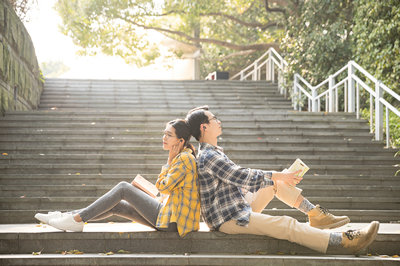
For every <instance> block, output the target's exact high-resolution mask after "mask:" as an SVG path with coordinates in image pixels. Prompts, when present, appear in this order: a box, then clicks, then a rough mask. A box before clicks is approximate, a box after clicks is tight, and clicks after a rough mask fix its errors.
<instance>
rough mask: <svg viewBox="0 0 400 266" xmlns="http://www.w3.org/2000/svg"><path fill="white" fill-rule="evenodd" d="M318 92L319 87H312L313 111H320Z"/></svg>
mask: <svg viewBox="0 0 400 266" xmlns="http://www.w3.org/2000/svg"><path fill="white" fill-rule="evenodd" d="M317 96H318V92H317V89H315V88H312V101H311V105H312V106H311V110H312V111H313V112H318V103H317Z"/></svg>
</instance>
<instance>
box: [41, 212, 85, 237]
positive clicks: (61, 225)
mask: <svg viewBox="0 0 400 266" xmlns="http://www.w3.org/2000/svg"><path fill="white" fill-rule="evenodd" d="M49 225H51V226H53V227H55V228H57V229H60V230H64V231H66V230H69V231H74V232H82V231H83V226H84V225H85V223H84V222H77V221H75V219H74V216H73V214H72V213H67V214H65V215H63V217H60V218H54V219H50V221H49Z"/></svg>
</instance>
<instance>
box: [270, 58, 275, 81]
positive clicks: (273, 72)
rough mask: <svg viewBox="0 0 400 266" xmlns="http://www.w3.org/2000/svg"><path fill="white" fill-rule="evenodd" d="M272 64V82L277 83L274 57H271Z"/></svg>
mask: <svg viewBox="0 0 400 266" xmlns="http://www.w3.org/2000/svg"><path fill="white" fill-rule="evenodd" d="M269 63H270V65H271V67H270V69H271V81H272V83H275V67H274V60H272V58H271V60H270V62H269Z"/></svg>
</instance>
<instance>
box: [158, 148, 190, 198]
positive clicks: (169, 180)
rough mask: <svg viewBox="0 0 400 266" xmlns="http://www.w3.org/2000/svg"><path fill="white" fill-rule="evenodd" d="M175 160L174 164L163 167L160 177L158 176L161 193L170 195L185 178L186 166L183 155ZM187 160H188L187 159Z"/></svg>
mask: <svg viewBox="0 0 400 266" xmlns="http://www.w3.org/2000/svg"><path fill="white" fill-rule="evenodd" d="M177 157H178V158H175V159H174V163H172V164H171V166H169V165H165V166H163V168H162V170H161V173H160V175H159V176H158V179H157V182H156V187H157V189H158V191H160V193H163V194H170V193H171V191H172V190H173V189H174V187H175V186H176V185H177V184H178V183H179V182H180V181H182V179H183V178H185V175H186V166H185V164H184V161H185V160H184V159H185V158H182V154H179V155H178V156H177ZM186 160H187V159H186Z"/></svg>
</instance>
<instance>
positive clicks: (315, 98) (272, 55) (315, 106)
mask: <svg viewBox="0 0 400 266" xmlns="http://www.w3.org/2000/svg"><path fill="white" fill-rule="evenodd" d="M264 66H265V79H264V78H263V75H262V72H263V67H264ZM286 66H287V62H286V61H285V60H284V59H283V58H282V57H281V56H280V55H279V54H278V53H277V52H276V51H275V49H273V48H270V49H269V50H268V51H267V52H266V53H265V54H263V55H262V56H261V57H260V58H258V59H257V60H256V61H254V63H252V64H251V65H249V66H247V67H246V68H244V69H243V70H241V71H240V72H239V73H237V74H236V75H234V76H233V77H232V78H231V80H232V79H236V78H238V77H239V80H249V77H251V80H267V81H272V82H273V83H274V82H275V68H276V69H277V71H278V88H279V91H280V93H281V94H284V95H285V96H286V94H287V92H286V89H285V87H286V86H284V85H285V84H284V79H283V74H284V73H285V67H286ZM357 74H358V75H357ZM363 79H364V80H365V81H364V80H363ZM368 84H374V87H375V88H374V89H372V88H371V87H370V86H368ZM324 87H325V88H326V90H324ZM360 87H361V88H362V89H364V90H366V91H367V92H368V93H369V96H370V97H369V99H370V100H369V103H370V108H369V109H370V132H371V133H372V132H373V128H374V125H375V140H377V141H382V140H383V111H384V109H383V107H385V114H386V116H385V118H386V147H389V146H390V143H389V138H390V130H389V125H390V121H389V112H393V113H394V114H395V115H397V116H398V117H400V111H399V110H398V109H397V108H396V107H394V106H393V105H392V104H390V103H389V102H387V101H386V100H385V99H384V93H388V94H389V95H391V96H392V97H393V98H394V99H396V100H397V101H399V102H400V96H399V95H398V94H397V93H395V92H394V91H393V90H391V89H389V88H388V87H387V86H386V85H385V84H383V83H382V82H381V81H379V80H378V79H376V78H375V77H374V76H372V75H371V74H369V73H368V72H367V71H366V70H365V69H364V68H362V67H361V66H360V65H358V64H357V63H356V62H354V61H349V62H348V63H347V64H346V65H345V66H344V67H342V68H341V69H340V70H338V71H337V72H336V73H335V74H333V75H330V76H329V77H328V78H327V79H325V80H324V81H322V82H321V83H320V84H318V85H316V86H312V85H311V84H310V83H308V82H307V81H306V80H305V79H304V78H303V77H301V76H300V75H299V74H297V73H296V74H295V75H294V81H293V91H292V103H293V107H294V110H298V111H302V108H303V107H304V106H305V104H303V98H306V100H307V103H306V104H307V109H308V111H309V112H320V111H321V110H322V109H324V111H325V112H339V111H340V110H339V101H341V100H342V101H343V110H342V111H344V112H353V113H354V112H356V116H357V119H359V118H360ZM339 90H343V96H342V99H339V98H340V96H339ZM318 91H322V92H321V93H319V94H318ZM303 95H304V96H305V97H303ZM321 102H325V104H324V105H325V108H323V106H322V107H321ZM374 109H375V116H374ZM374 118H375V119H374Z"/></svg>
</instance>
